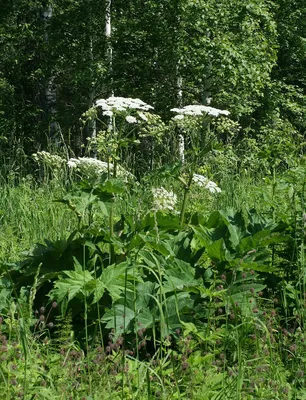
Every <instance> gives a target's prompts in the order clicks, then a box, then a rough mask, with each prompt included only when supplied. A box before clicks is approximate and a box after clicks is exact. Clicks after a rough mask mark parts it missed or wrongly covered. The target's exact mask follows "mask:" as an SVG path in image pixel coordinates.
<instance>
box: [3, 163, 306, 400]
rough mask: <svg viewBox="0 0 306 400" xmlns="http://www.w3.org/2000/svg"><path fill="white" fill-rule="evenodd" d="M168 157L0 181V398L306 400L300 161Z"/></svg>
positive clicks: (302, 192) (302, 210)
mask: <svg viewBox="0 0 306 400" xmlns="http://www.w3.org/2000/svg"><path fill="white" fill-rule="evenodd" d="M169 168H170V167H169ZM171 168H172V169H171ZM171 168H170V170H171V172H170V173H168V171H167V169H163V170H160V171H159V172H158V173H157V174H155V175H154V174H151V175H147V176H146V177H145V178H143V179H142V180H139V181H134V182H125V181H122V180H120V179H116V178H111V177H103V179H100V180H99V181H95V182H92V181H90V180H86V179H81V180H80V179H78V180H76V182H75V183H74V184H73V185H70V187H69V189H68V188H64V185H63V186H61V185H59V184H58V182H57V184H55V183H54V182H53V181H52V180H51V181H50V182H49V183H48V184H40V185H38V184H36V183H35V182H34V180H33V179H31V178H27V179H26V180H25V181H23V182H21V183H20V184H18V185H16V186H14V185H3V186H2V188H1V192H2V196H1V199H0V210H1V217H0V222H1V237H0V255H1V257H0V262H1V290H0V331H1V333H0V359H1V364H0V387H1V391H0V398H1V399H2V398H3V399H18V398H23V399H32V398H33V399H34V398H35V399H88V400H89V399H97V400H98V399H140V400H142V399H196V400H197V399H198V400H205V399H207V400H210V399H211V400H213V399H214V400H217V399H233V400H234V399H235V400H236V399H254V398H258V399H275V400H277V399H281V400H285V399H286V400H287V399H304V398H306V392H305V389H304V387H305V378H304V374H305V360H306V332H305V324H304V321H305V295H306V294H305V293H306V291H305V276H306V275H305V264H304V228H305V216H304V186H305V185H304V176H305V170H304V167H303V166H300V167H296V168H292V169H288V170H286V171H281V172H276V171H273V170H272V172H271V174H268V175H266V176H263V177H260V176H257V177H256V178H255V177H254V176H253V177H252V176H251V175H247V174H241V175H238V174H236V175H234V174H233V175H230V173H228V174H227V175H226V174H223V176H220V177H219V179H218V185H219V186H220V187H222V192H221V193H209V191H208V190H207V189H206V188H203V187H197V186H191V185H190V187H188V199H187V200H188V201H187V202H186V209H184V210H183V213H182V207H181V205H182V203H185V201H184V199H185V198H186V195H185V194H186V191H185V192H184V190H182V186H180V185H181V183H180V180H178V179H176V177H175V171H174V169H175V168H174V167H171ZM173 168H174V169H173ZM178 175H179V174H178ZM181 180H182V181H184V182H185V180H186V177H185V176H184V175H183V176H182V178H181ZM158 187H163V188H166V189H167V190H166V189H164V190H165V192H167V191H168V192H167V193H166V194H167V196H168V197H167V198H166V200H165V199H164V200H163V201H164V202H163V203H162V202H161V199H156V198H154V190H153V192H152V189H156V188H158ZM152 193H153V194H152ZM171 196H172V198H171ZM174 199H175V201H174ZM161 204H162V205H163V206H166V207H168V208H167V209H164V210H162V209H157V206H160V205H161ZM182 215H183V217H182ZM25 250H27V251H25Z"/></svg>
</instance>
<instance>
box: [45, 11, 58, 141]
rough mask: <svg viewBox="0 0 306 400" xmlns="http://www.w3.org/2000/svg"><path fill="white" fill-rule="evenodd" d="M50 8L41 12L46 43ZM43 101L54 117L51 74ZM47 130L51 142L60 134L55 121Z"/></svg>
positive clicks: (53, 94) (52, 121) (54, 94)
mask: <svg viewBox="0 0 306 400" xmlns="http://www.w3.org/2000/svg"><path fill="white" fill-rule="evenodd" d="M52 13H53V10H52V6H51V5H48V6H47V7H46V8H45V10H44V11H43V19H44V22H45V42H46V43H47V42H48V41H49V37H48V32H47V27H48V24H49V21H50V19H51V18H52ZM45 99H46V110H47V113H48V115H49V116H50V117H51V119H52V117H54V115H55V112H56V108H55V107H56V91H55V84H54V76H53V75H52V74H51V76H50V77H49V78H48V80H47V82H46V84H45ZM49 130H50V137H51V139H52V140H54V138H55V137H56V134H57V133H58V132H60V126H59V123H58V122H57V121H55V120H51V122H50V125H49Z"/></svg>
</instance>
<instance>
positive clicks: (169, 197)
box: [152, 187, 177, 211]
mask: <svg viewBox="0 0 306 400" xmlns="http://www.w3.org/2000/svg"><path fill="white" fill-rule="evenodd" d="M152 193H153V208H154V210H155V211H173V210H174V208H175V205H176V202H177V196H176V194H175V193H173V192H172V191H170V192H168V191H167V190H166V189H164V188H163V187H160V188H152Z"/></svg>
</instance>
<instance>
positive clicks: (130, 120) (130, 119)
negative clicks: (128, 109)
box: [125, 115, 138, 124]
mask: <svg viewBox="0 0 306 400" xmlns="http://www.w3.org/2000/svg"><path fill="white" fill-rule="evenodd" d="M125 120H126V122H128V123H129V124H137V122H138V121H137V119H136V118H135V117H133V116H132V115H127V116H126V117H125Z"/></svg>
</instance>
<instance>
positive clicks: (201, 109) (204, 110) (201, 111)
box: [170, 104, 230, 119]
mask: <svg viewBox="0 0 306 400" xmlns="http://www.w3.org/2000/svg"><path fill="white" fill-rule="evenodd" d="M170 111H172V112H175V113H177V114H178V115H176V116H175V117H174V119H183V118H184V116H185V115H192V116H200V115H205V114H207V115H210V116H212V117H218V116H219V115H229V114H230V112H229V111H227V110H219V109H218V108H213V107H209V106H203V105H197V104H195V105H188V106H185V107H183V108H172V109H171V110H170ZM178 117H179V118H178Z"/></svg>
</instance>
